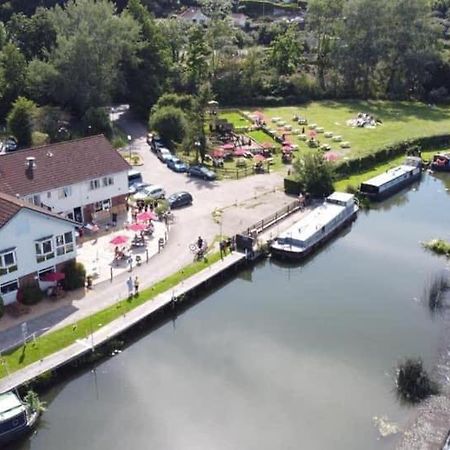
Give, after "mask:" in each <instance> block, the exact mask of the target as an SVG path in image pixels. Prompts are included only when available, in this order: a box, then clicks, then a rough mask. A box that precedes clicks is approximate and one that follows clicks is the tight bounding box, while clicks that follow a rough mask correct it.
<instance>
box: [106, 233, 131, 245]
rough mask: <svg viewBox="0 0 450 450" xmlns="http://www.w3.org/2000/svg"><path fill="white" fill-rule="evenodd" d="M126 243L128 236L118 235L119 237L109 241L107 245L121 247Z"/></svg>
mask: <svg viewBox="0 0 450 450" xmlns="http://www.w3.org/2000/svg"><path fill="white" fill-rule="evenodd" d="M127 241H128V236H123V235H119V236H116V237H115V238H114V239H111V240H110V241H109V243H110V244H113V245H122V244H125V242H127Z"/></svg>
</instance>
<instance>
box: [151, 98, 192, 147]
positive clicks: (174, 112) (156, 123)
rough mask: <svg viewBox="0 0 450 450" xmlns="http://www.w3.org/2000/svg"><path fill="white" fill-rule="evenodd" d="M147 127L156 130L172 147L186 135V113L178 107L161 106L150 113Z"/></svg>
mask: <svg viewBox="0 0 450 450" xmlns="http://www.w3.org/2000/svg"><path fill="white" fill-rule="evenodd" d="M149 128H150V130H154V131H156V132H157V133H158V134H159V136H160V137H161V138H162V139H163V140H164V141H166V142H167V144H168V145H169V147H171V148H172V149H173V148H174V146H175V144H179V143H181V142H182V141H183V139H184V138H185V137H186V133H187V129H188V125H187V120H186V114H185V113H184V112H183V111H182V110H181V109H180V108H175V107H174V106H163V107H161V108H158V109H157V110H156V111H154V112H152V113H151V115H150V120H149Z"/></svg>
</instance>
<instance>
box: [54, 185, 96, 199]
mask: <svg viewBox="0 0 450 450" xmlns="http://www.w3.org/2000/svg"><path fill="white" fill-rule="evenodd" d="M91 189H92V188H91ZM71 195H72V187H71V186H65V187H63V188H61V189H58V198H59V199H61V198H67V197H70V196H71Z"/></svg>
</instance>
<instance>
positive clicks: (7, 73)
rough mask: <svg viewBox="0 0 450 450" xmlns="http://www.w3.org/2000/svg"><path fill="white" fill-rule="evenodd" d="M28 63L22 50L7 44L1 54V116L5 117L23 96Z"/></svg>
mask: <svg viewBox="0 0 450 450" xmlns="http://www.w3.org/2000/svg"><path fill="white" fill-rule="evenodd" d="M26 67H27V63H26V60H25V57H24V56H23V54H22V53H21V52H20V50H19V49H18V48H17V47H16V46H15V45H13V44H11V43H8V44H6V45H5V46H4V47H3V49H2V51H1V53H0V80H1V82H0V83H1V84H2V88H1V89H0V92H1V91H2V96H1V97H2V98H1V103H0V116H2V117H4V116H5V115H6V113H7V111H8V110H9V109H10V107H11V103H12V102H13V101H14V100H15V99H16V98H17V97H18V96H19V95H21V94H22V92H23V89H24V81H25V73H26Z"/></svg>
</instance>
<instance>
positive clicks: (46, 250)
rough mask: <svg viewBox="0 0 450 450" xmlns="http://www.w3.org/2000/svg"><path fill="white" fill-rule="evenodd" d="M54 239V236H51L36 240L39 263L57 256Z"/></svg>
mask: <svg viewBox="0 0 450 450" xmlns="http://www.w3.org/2000/svg"><path fill="white" fill-rule="evenodd" d="M52 241H53V239H52V236H49V237H45V238H42V239H40V240H39V241H36V242H35V247H36V260H37V262H38V263H40V262H42V261H47V260H48V259H52V258H54V257H55V252H54V251H53V244H52Z"/></svg>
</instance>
